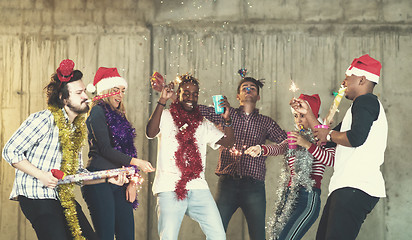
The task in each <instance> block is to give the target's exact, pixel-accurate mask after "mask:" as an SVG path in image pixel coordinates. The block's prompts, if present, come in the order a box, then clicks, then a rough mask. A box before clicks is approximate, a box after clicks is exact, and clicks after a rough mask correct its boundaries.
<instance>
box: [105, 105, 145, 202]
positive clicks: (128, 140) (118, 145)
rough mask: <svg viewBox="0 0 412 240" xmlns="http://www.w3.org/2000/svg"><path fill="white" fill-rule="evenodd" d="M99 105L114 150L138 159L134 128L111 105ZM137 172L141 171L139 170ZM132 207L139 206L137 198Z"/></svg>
mask: <svg viewBox="0 0 412 240" xmlns="http://www.w3.org/2000/svg"><path fill="white" fill-rule="evenodd" d="M98 105H99V106H101V107H102V108H103V109H104V111H105V116H106V121H107V125H108V127H109V129H110V133H111V136H112V140H113V141H112V142H113V148H114V149H116V150H118V151H120V152H122V153H124V154H126V155H128V156H130V157H134V158H137V150H136V147H135V146H134V138H135V137H136V130H135V129H134V128H133V127H132V125H131V124H130V122H129V121H128V120H127V118H126V116H125V115H124V114H121V113H119V112H118V111H115V110H113V109H112V108H111V107H110V105H109V104H107V103H105V102H103V101H100V102H99V103H98ZM136 170H137V171H139V170H138V168H136ZM132 205H133V209H136V208H137V207H138V206H139V202H138V200H137V197H136V200H135V201H134V202H133V204H132Z"/></svg>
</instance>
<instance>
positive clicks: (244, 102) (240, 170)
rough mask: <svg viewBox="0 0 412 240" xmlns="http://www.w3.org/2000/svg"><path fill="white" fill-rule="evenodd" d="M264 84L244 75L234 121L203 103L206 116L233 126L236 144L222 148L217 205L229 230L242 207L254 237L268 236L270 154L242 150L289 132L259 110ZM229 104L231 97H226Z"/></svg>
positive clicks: (232, 114)
mask: <svg viewBox="0 0 412 240" xmlns="http://www.w3.org/2000/svg"><path fill="white" fill-rule="evenodd" d="M261 87H263V84H262V83H261V82H260V81H258V80H256V79H254V78H251V77H245V78H243V79H242V80H241V81H240V83H239V85H238V88H237V99H238V100H239V104H240V106H239V107H238V108H232V107H231V108H230V118H231V119H232V122H224V120H223V119H222V117H221V116H220V115H217V114H216V113H215V112H214V108H213V107H206V106H202V105H199V107H200V111H201V113H202V115H203V116H204V117H206V118H207V119H209V120H210V121H212V122H214V123H215V124H221V123H223V125H224V126H233V129H234V133H235V147H234V148H233V149H223V148H221V149H220V156H219V162H218V166H217V169H216V172H215V173H216V174H217V175H218V176H219V182H218V190H217V191H218V192H217V196H216V202H217V207H218V209H219V212H220V215H221V217H222V222H223V226H224V228H225V230H227V226H228V224H229V221H230V219H231V217H232V215H233V214H234V213H235V211H236V210H237V209H238V208H241V209H242V211H243V214H244V215H245V217H246V221H247V224H248V228H249V236H250V239H253V240H264V239H265V223H266V221H265V215H266V191H265V174H266V157H265V156H260V157H257V158H253V157H251V156H250V155H248V154H242V153H243V151H244V150H246V149H247V148H248V147H250V146H254V145H261V144H265V142H266V140H270V141H272V142H276V143H281V142H282V141H283V140H285V139H286V137H287V135H286V133H285V131H283V130H282V129H281V128H280V127H279V125H278V124H277V123H276V122H275V121H274V120H273V119H271V118H270V117H268V116H264V115H262V114H260V113H259V110H258V109H257V108H256V102H257V101H258V100H260V95H259V90H260V88H261ZM222 101H223V102H224V104H226V105H227V106H229V103H228V102H227V98H226V97H224V100H222Z"/></svg>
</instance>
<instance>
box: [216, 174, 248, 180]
mask: <svg viewBox="0 0 412 240" xmlns="http://www.w3.org/2000/svg"><path fill="white" fill-rule="evenodd" d="M222 177H224V178H230V179H233V180H253V178H252V177H250V176H242V175H238V174H235V175H229V174H224V175H222Z"/></svg>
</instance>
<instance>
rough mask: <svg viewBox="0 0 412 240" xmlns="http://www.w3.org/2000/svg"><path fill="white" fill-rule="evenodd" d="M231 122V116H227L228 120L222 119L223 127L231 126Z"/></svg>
mask: <svg viewBox="0 0 412 240" xmlns="http://www.w3.org/2000/svg"><path fill="white" fill-rule="evenodd" d="M232 125H233V124H232V119H231V118H229V120H227V121H224V123H223V126H224V127H231V126H232Z"/></svg>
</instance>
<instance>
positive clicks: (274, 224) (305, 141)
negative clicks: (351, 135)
mask: <svg viewBox="0 0 412 240" xmlns="http://www.w3.org/2000/svg"><path fill="white" fill-rule="evenodd" d="M299 98H300V99H303V100H306V101H307V102H308V104H309V106H310V107H311V109H312V112H313V113H314V115H315V116H318V112H319V108H320V98H319V96H318V95H317V94H315V95H312V96H309V95H304V94H301V95H300V96H299ZM292 112H293V115H294V120H295V124H296V127H297V129H299V131H296V132H290V133H289V134H288V140H289V141H291V140H295V141H292V142H291V143H289V149H288V148H287V146H288V141H286V140H285V141H283V142H282V143H280V144H274V145H257V146H253V147H250V148H249V149H248V150H246V152H245V153H247V154H250V155H251V156H253V157H255V156H259V155H261V154H263V155H269V156H277V155H280V154H285V161H284V167H283V169H282V174H281V180H280V182H281V183H280V186H281V188H280V189H279V190H278V191H277V193H278V199H277V202H276V205H275V213H274V215H273V217H271V218H270V220H269V222H268V233H269V239H288V240H290V239H301V238H302V237H303V236H304V235H305V233H306V232H307V231H308V230H309V228H310V227H311V226H312V224H313V223H314V222H315V221H316V219H317V218H318V216H319V211H320V194H321V190H320V185H321V180H322V177H323V173H324V171H325V167H326V166H333V161H334V156H335V147H334V146H332V145H331V146H328V145H326V146H322V147H319V146H317V145H316V141H315V140H314V137H313V134H312V130H311V129H310V128H309V123H308V121H307V119H306V118H305V116H304V115H303V114H300V113H297V112H295V111H294V110H292Z"/></svg>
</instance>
